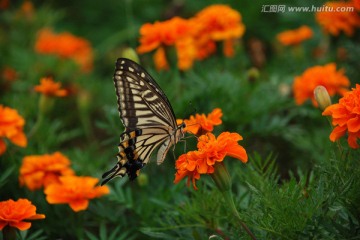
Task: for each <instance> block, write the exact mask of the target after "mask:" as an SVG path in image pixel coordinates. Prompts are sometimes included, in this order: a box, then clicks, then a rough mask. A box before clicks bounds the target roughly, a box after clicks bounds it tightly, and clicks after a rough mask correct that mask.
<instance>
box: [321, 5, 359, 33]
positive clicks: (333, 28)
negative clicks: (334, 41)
mask: <svg viewBox="0 0 360 240" xmlns="http://www.w3.org/2000/svg"><path fill="white" fill-rule="evenodd" d="M324 8H329V9H333V11H320V12H317V13H316V15H315V16H316V21H317V22H318V23H319V25H320V26H321V27H322V28H323V30H324V31H325V32H327V33H329V34H331V35H334V36H338V35H339V34H340V32H341V31H343V32H344V33H345V34H346V35H347V36H352V35H353V34H354V32H355V28H358V27H360V16H359V15H358V13H357V12H356V11H348V10H346V9H349V8H355V6H354V4H353V2H341V1H340V2H326V3H325V4H324ZM337 9H345V10H343V11H338V10H337Z"/></svg>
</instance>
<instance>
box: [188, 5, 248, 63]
mask: <svg viewBox="0 0 360 240" xmlns="http://www.w3.org/2000/svg"><path fill="white" fill-rule="evenodd" d="M219 13H221V14H219ZM192 23H193V24H192V25H193V28H194V30H193V32H194V35H195V36H194V39H195V40H196V41H195V42H196V43H197V49H198V59H203V58H205V57H207V56H208V55H207V53H208V54H210V53H212V52H213V51H212V50H213V48H214V47H215V44H214V42H215V41H224V44H225V47H224V53H225V55H226V56H231V55H232V54H231V52H232V51H233V49H232V48H233V43H234V42H233V40H234V39H238V38H240V37H242V36H243V35H244V32H245V26H244V24H243V23H242V21H241V15H240V13H239V12H238V11H236V10H234V9H232V8H231V7H229V6H227V5H223V4H214V5H211V6H209V7H206V8H204V9H203V10H201V11H200V12H198V13H197V14H196V16H195V17H194V18H193V19H192ZM230 40H231V41H230ZM211 42H212V43H211ZM203 48H205V50H204V49H203ZM229 53H230V54H229Z"/></svg>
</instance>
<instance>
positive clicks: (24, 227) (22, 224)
mask: <svg viewBox="0 0 360 240" xmlns="http://www.w3.org/2000/svg"><path fill="white" fill-rule="evenodd" d="M9 225H10V226H11V227H15V228H17V229H19V230H21V231H24V230H28V229H29V228H30V227H31V223H29V222H12V223H9Z"/></svg>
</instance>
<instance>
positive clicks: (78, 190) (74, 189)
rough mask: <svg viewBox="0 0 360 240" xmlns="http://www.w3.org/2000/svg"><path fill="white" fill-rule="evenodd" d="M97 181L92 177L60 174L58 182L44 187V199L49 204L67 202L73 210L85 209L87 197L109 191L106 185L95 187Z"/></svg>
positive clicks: (98, 195)
mask: <svg viewBox="0 0 360 240" xmlns="http://www.w3.org/2000/svg"><path fill="white" fill-rule="evenodd" d="M98 181H99V180H98V179H97V178H93V177H79V176H61V177H60V183H53V184H50V185H49V186H47V187H46V188H45V194H46V200H47V201H48V203H50V204H64V203H67V204H69V205H70V207H71V209H72V210H74V211H75V212H78V211H81V210H85V209H86V208H87V207H88V205H89V199H93V198H96V197H100V196H102V195H104V194H108V193H109V192H110V190H109V188H108V187H107V186H101V187H100V186H97V187H95V185H96V184H97V183H98Z"/></svg>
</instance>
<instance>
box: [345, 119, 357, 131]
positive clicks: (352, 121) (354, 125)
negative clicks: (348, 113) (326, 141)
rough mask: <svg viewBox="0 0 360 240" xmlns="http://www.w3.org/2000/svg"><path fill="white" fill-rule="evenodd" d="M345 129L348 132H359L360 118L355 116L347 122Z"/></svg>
mask: <svg viewBox="0 0 360 240" xmlns="http://www.w3.org/2000/svg"><path fill="white" fill-rule="evenodd" d="M347 127H348V131H349V132H358V131H360V116H356V117H354V118H351V119H350V120H349V121H347Z"/></svg>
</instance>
